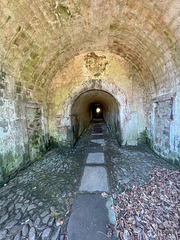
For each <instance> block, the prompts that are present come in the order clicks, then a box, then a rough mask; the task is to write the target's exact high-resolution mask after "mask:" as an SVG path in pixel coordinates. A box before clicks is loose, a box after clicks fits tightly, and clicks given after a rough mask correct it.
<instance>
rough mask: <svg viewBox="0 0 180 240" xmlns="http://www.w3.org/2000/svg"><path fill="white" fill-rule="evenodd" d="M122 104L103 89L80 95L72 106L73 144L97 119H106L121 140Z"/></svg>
mask: <svg viewBox="0 0 180 240" xmlns="http://www.w3.org/2000/svg"><path fill="white" fill-rule="evenodd" d="M119 108H120V105H119V104H118V102H117V101H116V99H115V98H114V97H113V96H112V95H111V94H110V93H107V92H105V91H102V90H89V91H86V92H84V93H82V94H81V95H79V96H78V97H77V98H76V99H75V101H74V103H73V104H72V108H71V127H72V133H73V144H75V143H76V141H77V140H78V138H79V137H80V136H81V134H82V133H83V132H84V131H85V130H86V129H87V128H88V127H89V124H90V123H92V122H96V121H105V122H106V124H107V126H108V127H109V129H110V130H111V132H112V133H113V134H114V135H115V136H116V137H117V139H118V141H119V142H121V127H120V113H119V112H120V111H119Z"/></svg>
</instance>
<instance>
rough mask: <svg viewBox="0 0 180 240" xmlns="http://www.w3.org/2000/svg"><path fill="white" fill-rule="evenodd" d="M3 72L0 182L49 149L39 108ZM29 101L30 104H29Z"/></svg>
mask: <svg viewBox="0 0 180 240" xmlns="http://www.w3.org/2000/svg"><path fill="white" fill-rule="evenodd" d="M35 101H36V100H35V99H34V100H33V99H32V96H31V94H29V91H27V90H26V89H25V88H23V86H22V84H21V82H20V81H17V80H16V78H14V77H13V76H12V75H11V74H9V73H8V72H7V71H5V69H1V74H0V182H1V183H3V182H5V181H6V180H7V179H8V178H9V176H11V175H13V174H15V173H16V171H17V170H18V169H20V168H22V167H24V166H27V165H29V164H30V163H31V162H33V161H34V160H35V159H37V158H38V157H40V156H42V153H43V152H44V151H45V149H47V147H48V141H49V140H48V139H47V136H46V137H45V127H44V124H45V121H44V117H43V112H42V109H43V107H42V105H39V104H35V103H32V102H35ZM28 102H29V103H28Z"/></svg>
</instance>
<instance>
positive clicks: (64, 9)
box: [58, 5, 71, 16]
mask: <svg viewBox="0 0 180 240" xmlns="http://www.w3.org/2000/svg"><path fill="white" fill-rule="evenodd" d="M58 9H59V12H60V13H61V14H63V15H67V16H71V13H70V11H69V9H68V8H67V7H65V6H63V5H60V6H59V7H58Z"/></svg>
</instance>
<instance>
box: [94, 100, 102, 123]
mask: <svg viewBox="0 0 180 240" xmlns="http://www.w3.org/2000/svg"><path fill="white" fill-rule="evenodd" d="M91 115H92V119H91V121H92V122H96V121H103V119H104V118H103V105H102V104H100V103H92V104H91Z"/></svg>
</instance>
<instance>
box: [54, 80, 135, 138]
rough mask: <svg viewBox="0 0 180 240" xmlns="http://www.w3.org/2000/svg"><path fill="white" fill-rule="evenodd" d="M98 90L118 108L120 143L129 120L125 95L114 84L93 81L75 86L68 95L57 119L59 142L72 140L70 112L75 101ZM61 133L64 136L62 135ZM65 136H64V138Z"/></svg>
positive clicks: (128, 107)
mask: <svg viewBox="0 0 180 240" xmlns="http://www.w3.org/2000/svg"><path fill="white" fill-rule="evenodd" d="M92 90H99V91H104V92H106V93H108V94H110V95H112V96H113V97H114V99H115V100H116V101H117V104H118V106H119V122H120V128H121V129H122V133H121V136H122V142H123V135H124V134H125V132H126V125H127V123H128V121H129V120H130V119H131V114H130V106H129V102H128V99H127V97H126V95H125V94H124V93H123V92H122V90H121V89H119V88H118V87H117V86H116V85H115V84H113V83H110V82H107V81H103V80H99V79H97V80H96V79H94V80H90V81H85V82H83V83H81V84H79V85H77V86H76V87H75V88H74V89H73V90H72V91H71V92H70V93H69V95H68V97H67V99H66V101H65V103H64V105H63V111H62V114H61V116H60V117H59V126H58V127H59V128H61V130H62V131H61V135H59V141H60V142H61V141H64V140H65V139H66V140H67V141H71V139H72V129H71V126H72V123H71V110H72V106H73V104H74V102H75V100H76V99H77V98H78V97H79V96H80V95H82V94H83V93H85V92H87V91H92ZM62 132H63V133H64V134H62ZM65 135H66V136H65Z"/></svg>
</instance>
